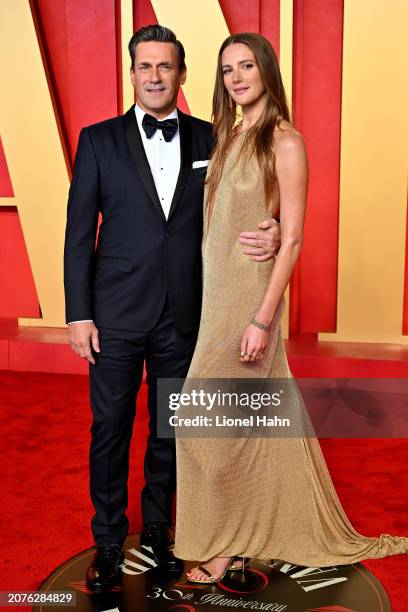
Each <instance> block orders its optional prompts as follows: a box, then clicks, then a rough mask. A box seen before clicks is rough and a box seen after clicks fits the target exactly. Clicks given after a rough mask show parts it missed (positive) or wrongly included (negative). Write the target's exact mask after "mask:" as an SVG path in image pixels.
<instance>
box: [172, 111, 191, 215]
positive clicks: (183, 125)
mask: <svg viewBox="0 0 408 612" xmlns="http://www.w3.org/2000/svg"><path fill="white" fill-rule="evenodd" d="M178 119H179V130H180V153H181V155H180V173H179V176H178V180H177V184H176V189H175V191H174V195H173V199H172V201H171V206H170V212H169V217H168V220H169V221H170V219H171V217H172V215H173V214H174V211H175V210H176V208H177V205H178V204H179V202H180V200H181V196H182V195H183V191H184V188H185V186H186V183H187V180H188V177H189V176H190V172H191V166H192V163H193V157H192V134H191V125H190V122H189V120H188V119H187V117H186V115H185V114H184V113H182V112H181V111H180V110H178Z"/></svg>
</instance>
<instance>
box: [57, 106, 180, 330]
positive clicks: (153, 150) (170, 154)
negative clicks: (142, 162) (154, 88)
mask: <svg viewBox="0 0 408 612" xmlns="http://www.w3.org/2000/svg"><path fill="white" fill-rule="evenodd" d="M135 114H136V121H137V125H138V128H139V132H140V136H141V139H142V143H143V147H144V150H145V153H146V157H147V161H148V162H149V166H150V170H151V172H152V175H153V181H154V184H155V187H156V191H157V195H158V196H159V200H160V204H161V205H162V208H163V212H164V214H165V217H166V219H167V218H168V216H169V212H170V206H171V202H172V200H173V195H174V192H175V189H176V184H177V179H178V175H179V172H180V163H181V162H180V159H181V157H180V133H179V131H177V133H176V134H175V135H174V136H173V138H172V139H171V140H170V141H169V142H166V141H165V140H164V138H163V133H162V131H161V130H156V132H155V133H154V134H153V136H152V137H151V138H148V137H147V136H146V133H145V131H144V129H143V126H142V121H143V117H144V116H145V114H146V113H145V111H144V110H142V109H141V108H140V106H138V105H137V104H135ZM165 119H178V114H177V109H174V111H173V112H172V113H170V115H168V116H167V117H164V118H163V119H161V121H164V120H165ZM71 323H92V320H91V319H86V320H83V321H70V322H69V323H68V325H70V324H71Z"/></svg>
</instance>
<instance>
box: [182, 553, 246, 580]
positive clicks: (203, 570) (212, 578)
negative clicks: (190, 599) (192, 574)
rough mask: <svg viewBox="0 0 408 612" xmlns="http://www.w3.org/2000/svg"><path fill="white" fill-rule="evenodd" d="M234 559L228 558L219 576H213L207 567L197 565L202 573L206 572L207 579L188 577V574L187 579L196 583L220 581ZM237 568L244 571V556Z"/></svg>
mask: <svg viewBox="0 0 408 612" xmlns="http://www.w3.org/2000/svg"><path fill="white" fill-rule="evenodd" d="M234 559H235V557H232V559H230V561H229V563H228V565H227V567H226V568H225V570H224V573H223V574H222V576H220V577H219V578H215V576H213V575H212V574H211V572H209V571H208V569H206V568H205V567H203V566H202V565H199V566H198V569H199V570H200V571H202V572H203V574H206V575H207V576H208V578H209V580H198V578H189V577H188V576H187V580H188V581H189V582H196V583H199V584H215V583H216V582H221V580H222V579H223V578H225V574H226V573H227V572H228V570H229V569H230V568H231V565H232V562H233V561H234ZM237 569H238V568H237ZM239 569H241V570H242V573H244V571H245V558H244V557H243V558H242V568H239Z"/></svg>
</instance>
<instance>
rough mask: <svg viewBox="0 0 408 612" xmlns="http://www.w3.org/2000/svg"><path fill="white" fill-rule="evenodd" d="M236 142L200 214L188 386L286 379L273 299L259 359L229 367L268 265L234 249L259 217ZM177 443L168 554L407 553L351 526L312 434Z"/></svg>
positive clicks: (197, 557)
mask: <svg viewBox="0 0 408 612" xmlns="http://www.w3.org/2000/svg"><path fill="white" fill-rule="evenodd" d="M241 139H242V134H241V135H240V136H238V138H237V140H236V142H235V145H234V147H233V149H232V150H231V151H230V154H229V156H228V158H227V160H226V162H225V166H224V171H223V175H222V178H221V181H220V184H219V186H218V191H217V195H216V199H215V202H214V205H213V210H212V214H211V222H210V224H209V227H208V218H207V215H206V214H204V221H205V223H204V237H203V243H202V258H203V304H202V316H201V323H200V330H199V335H198V340H197V345H196V348H195V352H194V356H193V359H192V362H191V366H190V369H189V372H188V378H190V379H200V378H208V379H211V378H212V379H214V378H241V379H242V378H251V379H255V378H263V379H265V378H292V380H293V377H292V375H291V372H290V370H289V366H288V361H287V358H286V353H285V347H284V343H283V338H282V333H281V328H280V320H281V316H282V312H283V308H284V300H283V299H282V300H281V302H280V305H279V308H278V309H277V312H276V314H275V317H274V320H273V323H272V326H271V331H270V335H269V344H268V347H267V350H266V351H265V354H264V357H263V359H261V360H260V361H255V362H253V363H251V364H245V363H241V362H240V361H239V356H240V345H241V338H242V334H243V332H244V330H245V328H246V326H247V325H248V323H249V321H250V320H251V318H252V317H253V316H254V314H255V312H256V310H257V308H258V306H259V305H260V303H261V301H262V298H263V296H264V293H265V291H266V288H267V286H268V282H269V279H270V275H271V271H272V268H273V265H274V260H271V261H269V262H266V263H264V262H263V263H257V262H253V261H252V260H251V259H250V258H249V257H248V256H246V255H244V254H243V253H242V247H241V245H240V244H239V242H238V237H239V233H240V232H242V231H244V230H250V229H256V228H257V223H258V222H259V221H260V220H262V219H264V218H265V200H264V193H263V182H262V177H261V172H260V168H259V166H258V163H257V161H256V159H255V158H252V159H245V158H244V157H243V156H239V149H240V143H242V140H241ZM205 200H206V198H204V201H205ZM294 409H295V410H298V408H297V407H295V408H294ZM300 409H302V408H300ZM176 445H177V517H176V537H175V548H174V553H175V555H176V556H177V557H179V558H181V559H186V560H194V561H200V562H203V561H207V560H209V559H211V558H212V557H215V556H221V557H232V556H235V555H242V556H245V557H252V558H260V559H281V560H284V561H287V562H290V563H294V564H296V565H302V566H307V567H324V566H331V565H340V564H350V563H355V562H357V561H361V560H363V559H368V558H377V557H385V556H388V555H394V554H400V553H407V552H408V538H406V537H396V536H391V535H386V534H383V535H381V536H380V537H379V538H370V537H365V536H363V535H360V534H358V533H357V532H356V531H355V530H354V528H353V527H352V525H351V524H350V522H349V520H348V519H347V516H346V515H345V512H344V510H343V508H342V506H341V503H340V501H339V499H338V497H337V494H336V491H335V489H334V486H333V483H332V481H331V478H330V475H329V472H328V470H327V466H326V463H325V461H324V458H323V455H322V452H321V449H320V445H319V442H318V440H317V439H316V438H314V437H302V436H299V437H296V438H276V437H275V438H265V437H264V438H261V437H258V438H255V437H249V438H236V437H234V438H207V439H202V438H185V437H176Z"/></svg>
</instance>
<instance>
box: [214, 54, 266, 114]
mask: <svg viewBox="0 0 408 612" xmlns="http://www.w3.org/2000/svg"><path fill="white" fill-rule="evenodd" d="M221 63H222V72H223V75H224V86H225V88H226V90H227V91H228V93H229V95H230V96H231V98H232V99H233V100H234V102H236V104H240V105H241V106H242V107H245V106H252V105H253V104H256V103H257V102H258V101H259V100H260V99H261V98H262V96H263V95H264V93H265V87H264V84H263V82H262V79H261V75H260V74H259V69H258V66H257V63H256V60H255V56H254V54H253V53H252V51H251V49H250V48H249V47H248V46H247V45H244V44H242V43H233V44H232V45H229V46H228V47H227V48H226V49H224V51H223V52H222V57H221Z"/></svg>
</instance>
